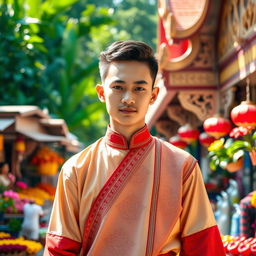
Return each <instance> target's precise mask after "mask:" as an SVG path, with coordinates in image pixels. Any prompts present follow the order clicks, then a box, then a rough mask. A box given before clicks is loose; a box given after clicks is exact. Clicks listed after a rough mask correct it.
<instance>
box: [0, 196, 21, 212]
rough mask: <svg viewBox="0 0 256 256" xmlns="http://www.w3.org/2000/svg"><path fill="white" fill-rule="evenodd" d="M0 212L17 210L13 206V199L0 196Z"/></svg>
mask: <svg viewBox="0 0 256 256" xmlns="http://www.w3.org/2000/svg"><path fill="white" fill-rule="evenodd" d="M0 212H3V213H6V212H8V213H12V212H14V213H15V212H17V209H16V208H15V205H14V200H13V199H12V198H10V197H4V196H0Z"/></svg>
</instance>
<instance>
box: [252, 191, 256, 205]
mask: <svg viewBox="0 0 256 256" xmlns="http://www.w3.org/2000/svg"><path fill="white" fill-rule="evenodd" d="M251 204H252V206H253V207H255V208H256V192H254V193H253V194H252V199H251Z"/></svg>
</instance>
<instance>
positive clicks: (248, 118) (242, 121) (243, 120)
mask: <svg viewBox="0 0 256 256" xmlns="http://www.w3.org/2000/svg"><path fill="white" fill-rule="evenodd" d="M231 119H232V121H233V123H234V124H235V125H237V126H242V127H249V126H253V127H256V105H255V104H254V103H252V102H250V101H242V102H241V104H240V105H238V106H236V107H234V108H233V109H232V110H231Z"/></svg>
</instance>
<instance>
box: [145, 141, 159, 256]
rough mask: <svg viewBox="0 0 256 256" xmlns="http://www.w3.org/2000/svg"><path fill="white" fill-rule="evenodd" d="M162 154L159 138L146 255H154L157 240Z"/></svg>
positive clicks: (156, 143)
mask: <svg viewBox="0 0 256 256" xmlns="http://www.w3.org/2000/svg"><path fill="white" fill-rule="evenodd" d="M161 156H162V147H161V143H160V141H159V140H155V162H154V180H153V189H152V196H151V205H150V214H149V226H148V239H147V247H146V256H147V255H152V252H153V246H154V240H155V226H156V213H157V202H158V192H159V186H160V172H161Z"/></svg>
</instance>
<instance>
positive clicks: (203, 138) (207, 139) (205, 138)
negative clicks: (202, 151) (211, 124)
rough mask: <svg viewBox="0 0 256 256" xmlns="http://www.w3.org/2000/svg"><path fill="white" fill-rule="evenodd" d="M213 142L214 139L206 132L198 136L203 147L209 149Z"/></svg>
mask: <svg viewBox="0 0 256 256" xmlns="http://www.w3.org/2000/svg"><path fill="white" fill-rule="evenodd" d="M214 141H215V138H214V137H212V136H211V135H209V134H208V133H206V132H203V133H201V134H200V135H199V142H200V144H201V145H203V146H204V147H209V146H210V145H211V144H212V143H213V142H214Z"/></svg>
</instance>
